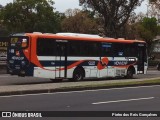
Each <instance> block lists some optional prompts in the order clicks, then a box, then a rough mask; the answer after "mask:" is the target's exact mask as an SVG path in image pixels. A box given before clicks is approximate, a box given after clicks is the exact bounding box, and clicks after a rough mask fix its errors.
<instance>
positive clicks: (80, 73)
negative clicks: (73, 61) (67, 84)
mask: <svg viewBox="0 0 160 120" xmlns="http://www.w3.org/2000/svg"><path fill="white" fill-rule="evenodd" d="M84 76H85V75H84V70H83V68H76V69H75V70H74V72H73V78H72V79H71V81H81V80H83V78H84Z"/></svg>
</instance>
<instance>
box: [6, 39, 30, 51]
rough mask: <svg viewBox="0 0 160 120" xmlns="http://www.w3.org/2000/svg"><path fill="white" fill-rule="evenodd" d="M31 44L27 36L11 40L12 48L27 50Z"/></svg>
mask: <svg viewBox="0 0 160 120" xmlns="http://www.w3.org/2000/svg"><path fill="white" fill-rule="evenodd" d="M28 44H29V38H28V37H26V36H20V37H17V36H16V37H15V36H14V37H11V39H10V44H9V46H10V47H13V48H18V49H24V48H27V47H28Z"/></svg>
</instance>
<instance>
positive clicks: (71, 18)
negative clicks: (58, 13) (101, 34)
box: [61, 9, 98, 34]
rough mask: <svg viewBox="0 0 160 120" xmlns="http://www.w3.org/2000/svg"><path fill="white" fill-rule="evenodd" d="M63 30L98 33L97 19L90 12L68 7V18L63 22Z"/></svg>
mask: <svg viewBox="0 0 160 120" xmlns="http://www.w3.org/2000/svg"><path fill="white" fill-rule="evenodd" d="M61 26H62V31H65V32H74V33H86V34H97V33H98V29H97V26H98V25H97V23H96V20H95V19H94V18H93V17H91V16H90V14H89V12H87V11H81V10H78V9H74V10H72V9H68V10H67V11H66V18H65V19H64V20H63V21H62V23H61Z"/></svg>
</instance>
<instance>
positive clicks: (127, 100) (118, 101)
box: [92, 97, 155, 105]
mask: <svg viewBox="0 0 160 120" xmlns="http://www.w3.org/2000/svg"><path fill="white" fill-rule="evenodd" d="M154 98H155V97H148V98H137V99H126V100H115V101H105V102H96V103H92V104H93V105H99V104H108V103H120V102H130V101H140V100H150V99H154Z"/></svg>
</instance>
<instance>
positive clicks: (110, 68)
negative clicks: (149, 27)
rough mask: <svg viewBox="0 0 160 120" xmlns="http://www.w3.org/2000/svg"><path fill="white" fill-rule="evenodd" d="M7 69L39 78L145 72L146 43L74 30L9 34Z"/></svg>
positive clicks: (88, 76) (75, 78) (86, 76)
mask: <svg viewBox="0 0 160 120" xmlns="http://www.w3.org/2000/svg"><path fill="white" fill-rule="evenodd" d="M7 63H8V64H7V66H8V71H9V73H10V74H12V75H19V76H33V77H40V78H50V79H51V80H54V79H58V78H62V79H63V78H67V79H69V80H73V81H79V80H82V79H83V78H103V77H126V78H132V77H133V74H146V72H147V67H148V62H147V52H146V43H145V42H144V41H138V40H123V39H114V38H102V37H100V36H98V35H85V34H74V33H61V34H42V33H24V34H15V35H12V36H11V37H10V41H9V47H8V55H7Z"/></svg>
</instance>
